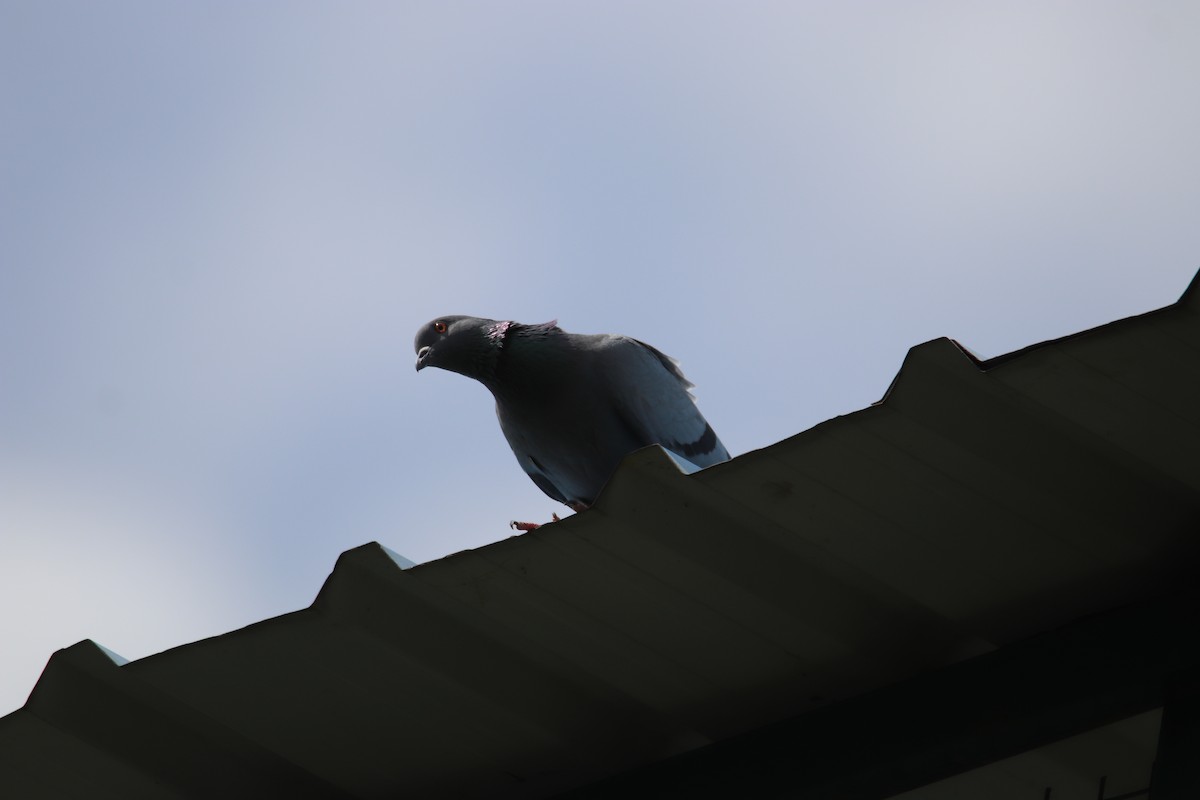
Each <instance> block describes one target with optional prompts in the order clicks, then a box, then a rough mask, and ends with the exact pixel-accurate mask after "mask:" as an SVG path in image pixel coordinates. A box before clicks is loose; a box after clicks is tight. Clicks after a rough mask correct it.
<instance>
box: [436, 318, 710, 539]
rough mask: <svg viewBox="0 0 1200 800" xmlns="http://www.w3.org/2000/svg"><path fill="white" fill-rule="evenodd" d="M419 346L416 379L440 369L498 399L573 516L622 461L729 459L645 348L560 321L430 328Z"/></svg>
mask: <svg viewBox="0 0 1200 800" xmlns="http://www.w3.org/2000/svg"><path fill="white" fill-rule="evenodd" d="M413 344H414V348H415V349H416V353H417V371H418V372H419V371H420V370H422V369H424V368H425V367H439V368H441V369H445V370H449V371H451V372H457V373H459V374H460V375H465V376H467V377H468V378H474V379H475V380H477V381H479V382H480V383H482V384H483V385H484V386H486V387H487V388H488V389H489V390H490V391H491V393H492V395H493V397H495V399H496V416H497V417H498V418H499V420H500V429H501V431H503V433H504V438H505V439H507V440H508V444H509V446H510V447H512V451H513V454H514V455H515V456H516V457H517V462H518V463H519V464H520V465H521V468H522V469H523V470H525V472H526V474H528V475H529V477H530V478H531V479H532V480H533V482H534V483H535V484H537V486H538V488H539V489H541V490H542V491H543V492H545V493H546V494H547V495H548V496H549V497H551V498H553V499H554V500H557V501H558V502H560V503H563V504H564V505H566V506H568V507H570V508H571V509H572V510H574V511H582V510H584V509H586V508H588V507H589V506H591V505H592V503H593V502H595V500H596V497H597V496H598V495H599V494H600V490H601V489H602V488H603V487H604V484H605V483H606V482H607V481H608V479H609V477H611V476H612V473H613V472H614V471H615V470H616V468H617V465H618V464H619V463H620V461H621V459H622V458H624V457H625V456H626V455H628V454H629V453H631V452H633V451H634V450H637V449H638V448H641V447H646V446H647V445H651V444H659V445H662V446H663V447H664V448H666V449H668V450H670V451H671V452H673V453H675V454H677V455H679V456H681V457H683V458H685V459H687V460H688V461H690V462H691V463H693V464H695V465H696V466H698V467H707V466H711V465H713V464H717V463H720V462H722V461H727V460H729V452H728V451H727V450H726V449H725V446H724V445H723V444H721V440H720V439H718V438H717V434H716V433H715V432H714V431H713V429H712V426H711V425H709V424H708V421H707V420H705V419H704V417H703V415H701V414H700V410H699V409H698V408H697V407H696V401H695V399H694V398H693V397H692V395H691V392H689V391H688V390H689V389H690V388H691V387H692V384H691V383H690V382H689V381H688V379H687V378H685V377H684V376H683V373H682V372H680V370H679V366H678V365H677V364H676V362H675V360H674V359H672V358H670V357H668V356H666V355H663V353H661V352H660V351H658V350H656V349H655V348H653V347H651V346H650V345H648V344H646V343H645V342H640V341H638V340H637V339H632V338H630V337H628V336H618V335H614V334H607V333H602V334H580V333H568V332H567V331H564V330H563V329H562V328H559V327H558V322H557V320H555V321H552V322H545V323H541V324H538V325H526V324H522V323H519V322H512V321H507V320H506V321H498V320H494V319H481V318H479V317H466V316H449V317H438V318H437V319H435V320H433V321H432V322H429V323H428V324H426V325H424V326H422V327H421V329H420V330H419V331H417V336H416V340H415V341H414V343H413ZM554 518H555V520H557V519H558V516H557V515H555V516H554ZM513 527H516V528H518V529H520V530H532V529H533V528H536V527H538V526H537V525H536V524H534V523H513Z"/></svg>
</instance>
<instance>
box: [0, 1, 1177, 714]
mask: <svg viewBox="0 0 1200 800" xmlns="http://www.w3.org/2000/svg"><path fill="white" fill-rule="evenodd" d="M1197 76H1200V6H1198V5H1197V4H1195V3H1193V2H1178V3H1163V2H1139V3H1129V2H1090V1H1089V2H1058V3H1046V2H1042V1H1041V0H1038V1H1037V2H1026V3H1021V2H1005V3H996V2H992V3H967V2H958V1H957V0H956V1H955V2H907V3H903V2H886V3H883V2H880V3H803V2H787V3H785V2H778V3H754V2H739V3H702V2H671V3H665V2H659V3H646V2H610V1H607V0H606V2H591V3H554V2H545V3H528V2H508V3H485V2H476V3H471V2H455V3H449V2H441V0H439V1H438V2H424V3H416V2H410V3H399V2H387V3H384V2H380V3H362V2H359V3H340V4H333V3H313V2H309V3H299V2H286V3H285V2H259V3H253V4H248V3H232V2H229V3H199V2H193V3H157V2H106V3H92V2H55V1H54V0H29V1H28V2H14V0H0V108H2V109H3V112H2V114H0V547H2V548H3V552H2V553H0V608H3V609H4V611H3V612H2V616H0V634H2V635H3V640H4V642H5V648H4V652H5V658H4V659H3V660H0V713H3V712H6V711H8V710H11V709H13V708H15V707H17V706H19V705H20V704H22V703H23V702H24V700H25V697H26V695H27V694H28V692H29V690H30V689H31V688H32V686H33V684H34V682H35V681H36V679H37V676H38V674H39V673H40V671H41V669H42V666H43V665H44V664H45V661H46V659H47V658H48V657H49V655H50V654H51V653H52V652H53V651H54V650H55V649H57V648H60V647H64V646H67V645H70V644H72V643H74V642H76V641H78V640H79V639H82V638H85V637H86V638H94V639H96V640H97V641H99V642H100V643H102V644H103V645H105V646H107V647H108V648H110V649H112V650H114V651H116V652H118V653H120V654H122V655H124V656H125V657H127V658H139V657H142V656H145V655H147V654H149V653H152V652H156V651H158V650H161V649H164V648H166V647H171V646H175V645H178V644H183V643H186V642H189V641H192V640H195V639H197V638H200V637H204V636H210V635H214V634H218V633H222V632H224V631H227V630H230V629H233V628H236V627H239V626H242V625H245V624H248V623H250V622H253V621H256V620H258V619H262V618H264V617H267V616H271V615H275V614H279V613H283V612H286V611H291V610H294V609H297V608H300V607H303V606H305V605H307V604H308V603H310V602H311V601H312V599H313V597H314V596H315V594H316V592H317V590H318V588H319V587H320V585H321V582H322V580H323V579H324V578H325V576H326V575H327V574H328V572H329V570H330V569H331V568H332V566H333V563H334V560H335V559H336V557H337V555H338V553H339V552H341V551H343V550H345V549H347V548H350V547H353V546H356V545H358V544H361V543H363V542H367V541H370V540H378V541H380V542H382V543H384V544H385V545H387V546H388V547H390V548H392V549H393V550H395V551H397V552H399V553H401V554H403V555H405V556H407V557H409V558H411V559H413V560H415V561H418V562H421V561H427V560H430V559H433V558H437V557H440V556H443V555H446V554H448V553H452V552H455V551H457V550H461V549H463V548H467V547H476V546H479V545H483V544H486V543H488V542H491V541H495V540H497V539H500V538H503V537H505V536H508V535H510V531H509V530H508V529H507V527H506V523H507V521H508V520H509V519H511V518H514V517H520V518H525V519H544V518H548V517H549V515H550V513H551V512H553V511H555V510H561V509H558V508H556V506H555V504H554V503H553V502H552V501H550V500H548V499H547V498H546V497H544V496H543V495H542V494H541V493H540V492H539V491H538V490H537V488H536V487H535V486H534V485H533V484H532V483H530V482H529V480H528V479H527V478H526V477H525V475H524V474H523V473H522V472H521V471H520V469H519V468H518V467H517V465H516V462H515V460H514V459H513V457H512V454H511V453H510V451H509V450H508V448H507V445H506V444H505V442H504V440H503V437H502V436H501V435H500V432H499V429H498V427H497V425H496V421H495V418H494V414H493V411H492V408H491V403H490V398H489V397H488V395H487V393H486V391H485V390H484V389H482V387H480V386H478V385H476V384H474V383H472V382H470V381H467V380H465V379H463V378H461V377H459V376H456V375H451V374H448V373H439V372H438V371H436V370H429V371H425V372H422V373H421V374H420V376H418V375H417V374H416V373H415V372H414V371H413V353H412V337H413V334H414V332H415V330H416V328H417V327H418V326H419V325H420V324H421V323H423V322H425V321H427V320H428V319H430V318H432V317H434V316H437V315H441V314H450V313H467V314H477V315H481V316H489V317H496V318H511V319H517V320H521V321H526V322H537V321H544V320H547V319H551V318H558V320H559V321H560V323H561V324H562V326H563V327H565V328H567V329H568V330H575V331H580V332H601V331H608V332H620V333H626V334H630V335H634V336H637V337H639V338H641V339H644V340H646V341H648V342H651V343H653V344H655V345H656V346H658V347H659V348H661V349H662V350H664V351H665V352H667V353H669V354H671V355H672V356H675V357H676V358H678V359H679V360H680V361H681V362H682V364H683V367H684V370H685V371H686V372H687V374H688V376H689V377H690V378H691V379H692V380H693V381H694V382H695V383H696V384H697V389H696V393H697V396H698V397H699V401H700V405H701V408H702V409H703V411H704V412H705V414H706V415H707V416H708V418H709V420H710V421H711V422H712V424H713V426H714V428H715V429H716V430H717V432H718V433H719V434H720V435H721V437H722V438H723V439H724V441H725V443H726V445H727V446H728V447H729V449H730V450H731V451H733V452H734V453H742V452H745V451H747V450H751V449H754V448H758V447H763V446H765V445H769V444H771V443H773V442H776V441H778V440H780V439H783V438H786V437H788V436H790V435H792V434H795V433H797V432H799V431H802V430H804V429H807V428H809V427H811V426H812V425H814V424H816V423H818V422H820V421H822V420H824V419H827V418H829V417H832V416H835V415H838V414H845V413H848V412H851V411H854V410H856V409H859V408H862V407H863V406H865V405H867V404H869V403H871V402H872V401H874V400H877V399H879V397H880V396H881V395H882V394H883V392H884V390H885V389H886V388H887V385H888V383H889V382H890V381H891V379H892V377H893V376H894V374H895V373H896V370H897V369H898V368H899V366H900V363H901V361H902V359H903V357H904V354H905V352H906V350H907V349H908V348H909V347H910V346H912V345H915V344H918V343H920V342H922V341H926V340H928V339H931V338H934V337H936V336H952V337H954V338H956V339H958V340H960V341H961V342H963V343H964V344H965V345H966V346H968V347H970V348H971V349H973V350H974V351H975V352H977V353H979V354H980V355H983V356H991V355H998V354H1000V353H1004V352H1008V351H1011V350H1014V349H1017V348H1019V347H1022V346H1024V345H1027V344H1030V343H1033V342H1036V341H1040V340H1044V339H1047V338H1052V337H1056V336H1060V335H1063V334H1067V333H1071V332H1074V331H1077V330H1081V329H1084V328H1088V327H1091V326H1094V325H1098V324H1101V323H1104V322H1107V321H1110V320H1112V319H1116V318H1119V317H1124V316H1129V315H1131V314H1136V313H1140V312H1143V311H1147V310H1150V309H1152V308H1157V307H1160V306H1163V305H1167V304H1169V303H1171V302H1173V301H1174V300H1175V299H1176V298H1177V297H1178V296H1179V294H1180V292H1182V291H1183V289H1184V287H1185V286H1186V284H1187V282H1188V280H1189V279H1190V278H1191V276H1192V275H1193V274H1194V272H1195V271H1196V269H1197V267H1200V225H1198V224H1197V219H1200V148H1197V147H1196V142H1200V102H1197V98H1198V97H1200V78H1197Z"/></svg>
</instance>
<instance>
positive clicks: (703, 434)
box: [602, 336, 729, 467]
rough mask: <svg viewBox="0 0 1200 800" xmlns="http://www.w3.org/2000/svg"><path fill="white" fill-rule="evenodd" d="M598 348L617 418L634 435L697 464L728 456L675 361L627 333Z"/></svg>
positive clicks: (715, 460) (689, 383)
mask: <svg viewBox="0 0 1200 800" xmlns="http://www.w3.org/2000/svg"><path fill="white" fill-rule="evenodd" d="M602 347H603V350H604V355H605V357H604V358H603V359H602V361H603V363H604V366H605V374H604V375H603V376H602V377H603V379H604V380H605V381H606V382H607V385H608V386H607V389H608V392H609V393H610V394H611V396H612V399H613V403H614V405H615V406H616V409H615V410H616V412H617V414H618V416H619V417H620V419H621V420H622V422H623V423H624V424H625V425H626V426H627V427H628V428H629V429H630V431H631V433H633V434H634V436H635V438H636V439H638V440H639V441H642V442H645V443H646V444H655V443H657V444H661V445H662V446H663V447H665V448H667V449H668V450H670V451H672V452H674V453H677V454H678V455H680V456H683V457H684V458H686V459H687V460H688V461H691V462H692V463H693V464H696V465H697V466H701V467H706V466H709V465H711V464H716V463H719V462H721V461H727V460H728V459H729V452H728V451H727V450H726V449H725V446H724V445H723V444H721V440H720V439H718V438H717V434H716V433H715V432H714V431H713V429H712V426H711V425H709V424H708V421H707V420H706V419H705V418H704V415H703V414H701V413H700V409H699V408H697V407H696V402H695V400H694V399H693V398H692V395H691V393H690V392H689V391H688V390H689V389H690V388H691V387H692V384H691V382H689V381H688V379H687V378H685V377H684V375H683V372H681V371H680V369H679V365H678V364H677V363H676V362H675V360H674V359H672V358H670V357H669V356H667V355H665V354H663V353H662V352H660V351H659V350H657V349H656V348H654V347H651V346H650V345H648V344H646V343H645V342H640V341H638V340H637V339H631V338H629V337H627V336H612V337H605V341H604V343H603V345H602Z"/></svg>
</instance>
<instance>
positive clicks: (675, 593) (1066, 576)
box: [0, 278, 1200, 798]
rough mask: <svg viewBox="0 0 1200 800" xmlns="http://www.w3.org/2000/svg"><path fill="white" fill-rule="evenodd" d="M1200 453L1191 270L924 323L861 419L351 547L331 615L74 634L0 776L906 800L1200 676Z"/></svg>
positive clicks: (165, 786) (199, 787) (68, 790)
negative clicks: (539, 521)
mask: <svg viewBox="0 0 1200 800" xmlns="http://www.w3.org/2000/svg"><path fill="white" fill-rule="evenodd" d="M1197 453H1200V278H1198V279H1196V280H1193V282H1192V285H1191V287H1190V288H1189V289H1188V291H1187V292H1185V294H1184V296H1183V297H1182V298H1181V299H1180V301H1179V302H1177V303H1175V304H1173V305H1171V306H1169V307H1166V308H1163V309H1159V310H1157V311H1153V312H1150V313H1147V314H1143V315H1140V316H1137V317H1132V318H1129V319H1124V320H1120V321H1117V322H1113V323H1110V324H1108V325H1104V326H1102V327H1099V328H1095V329H1093V330H1089V331H1085V332H1083V333H1079V334H1075V335H1072V336H1068V337H1066V338H1063V339H1059V340H1056V341H1052V342H1046V343H1043V344H1039V345H1035V346H1033V347H1029V348H1026V349H1024V350H1021V351H1018V352H1016V353H1012V354H1009V355H1006V356H1001V357H999V358H996V359H991V360H987V361H979V360H977V359H975V358H974V357H973V356H971V355H970V354H969V353H967V352H966V351H965V350H964V349H962V348H961V347H959V346H958V345H956V344H955V343H954V342H952V341H950V340H948V339H937V340H934V341H931V342H927V343H925V344H922V345H919V346H917V347H914V348H913V349H912V350H911V351H910V352H909V354H908V356H907V358H906V359H905V361H904V364H903V366H902V368H901V370H900V372H899V374H898V375H897V377H896V379H895V381H894V382H893V384H892V386H891V387H890V389H889V390H888V393H887V395H886V397H885V398H884V399H883V400H882V401H880V402H879V403H877V404H875V405H873V406H871V407H869V408H866V409H863V410H861V411H858V412H855V413H852V414H849V415H846V416H842V417H838V418H835V419H832V420H829V421H828V422H825V423H822V424H820V425H818V426H816V427H814V428H812V429H811V430H808V431H805V432H803V433H801V434H798V435H796V436H793V437H791V438H789V439H787V440H784V441H782V442H779V443H778V444H775V445H772V446H770V447H766V448H764V449H762V450H757V451H754V452H751V453H747V454H745V455H742V456H739V457H737V458H735V459H733V460H732V461H730V462H727V463H724V464H720V465H717V466H715V467H712V468H709V469H706V470H703V471H700V472H696V473H694V474H686V472H685V470H683V469H681V468H680V465H679V463H678V462H677V461H676V460H674V459H672V458H671V457H670V456H669V455H668V454H667V453H665V452H664V451H663V450H661V449H660V448H657V447H654V448H648V449H646V450H642V451H639V452H637V453H634V454H632V455H630V456H629V457H628V458H627V459H626V460H625V462H624V463H623V464H622V466H621V468H620V469H619V470H618V471H617V473H616V474H615V475H614V477H613V479H612V480H611V481H610V483H609V484H608V486H607V487H606V488H605V490H604V492H603V494H602V495H601V497H600V499H599V500H598V502H597V503H596V505H595V507H594V508H593V509H591V510H589V511H587V512H586V513H583V514H580V515H578V516H575V517H571V518H569V519H567V520H565V521H563V522H561V523H557V524H554V525H549V526H546V527H544V528H542V529H540V530H537V531H534V532H532V533H527V534H524V535H521V536H517V537H513V538H510V539H507V540H505V541H501V542H497V543H495V544H492V545H488V546H486V547H482V548H479V549H477V550H471V551H467V552H462V553H458V554H455V555H453V556H449V557H447V558H443V559H440V560H438V561H433V562H430V563H427V564H421V565H419V566H412V567H411V568H405V564H406V562H403V560H402V559H398V558H396V557H393V555H392V554H390V553H389V552H388V551H387V550H386V549H385V548H383V547H381V546H380V545H378V544H368V545H364V546H362V547H359V548H356V549H353V550H350V551H347V552H346V553H344V554H342V556H341V557H340V558H339V560H338V562H337V565H336V567H335V569H334V571H333V573H332V574H331V575H330V577H329V579H328V581H327V582H326V583H325V585H324V587H322V589H321V591H320V594H319V595H318V597H317V599H316V601H315V602H314V603H313V604H312V606H310V607H309V608H307V609H304V610H301V611H297V612H294V613H291V614H286V615H284V616H281V617H277V618H274V619H269V620H266V621H264V622H260V623H257V624H255V625H251V626H249V627H247V628H244V629H242V630H238V631H234V632H232V633H228V634H225V635H222V636H218V637H215V638H212V639H206V640H203V641H199V642H195V643H192V644H188V645H184V646H182V647H178V648H175V649H172V650H168V651H166V652H163V653H159V654H157V655H153V656H149V657H147V658H143V659H140V660H137V661H133V662H129V663H123V662H122V661H121V660H120V659H119V658H117V657H115V656H113V655H112V654H110V653H108V652H107V651H105V650H103V649H102V648H100V647H99V646H97V645H96V644H94V643H92V642H90V641H85V642H81V643H79V644H76V645H74V646H72V647H69V648H67V649H65V650H61V651H59V652H57V653H55V654H54V656H53V657H52V658H51V659H50V662H49V664H48V665H47V667H46V670H45V672H44V674H43V676H42V678H41V679H40V680H39V682H38V684H37V686H36V688H35V689H34V691H33V693H32V695H31V696H30V698H29V701H28V703H27V704H26V705H25V706H24V707H23V708H22V709H20V710H18V711H16V712H14V713H12V714H10V715H8V716H6V717H4V718H2V719H0V795H2V796H5V797H21V798H27V797H55V798H59V797H75V796H85V795H86V796H88V797H97V796H110V795H111V796H121V797H180V796H195V797H231V798H232V797H274V796H277V797H290V798H302V797H362V798H376V797H380V798H382V797H400V796H403V797H406V798H407V797H513V798H536V797H548V796H553V795H556V794H560V793H567V792H571V793H575V794H577V795H578V796H588V797H592V796H596V797H601V796H630V795H631V794H632V793H633V792H634V791H635V790H637V789H653V791H655V792H657V793H659V794H663V795H668V796H669V795H670V794H671V793H672V792H685V790H686V792H685V795H684V796H689V797H693V796H714V797H716V796H724V797H728V796H731V795H733V794H735V789H739V788H740V789H742V790H744V791H748V792H750V794H748V795H747V796H770V795H771V794H772V793H779V794H791V793H795V792H799V791H801V790H804V791H805V792H807V793H806V794H805V795H804V796H806V797H864V798H865V797H880V798H883V797H888V796H891V795H894V794H896V793H899V792H902V791H906V790H909V789H913V788H916V787H919V786H922V785H924V784H927V783H929V782H930V781H934V780H938V779H941V778H944V777H947V776H950V775H953V774H955V773H959V772H962V771H964V770H968V769H972V768H975V767H979V766H981V765H984V764H988V763H991V762H994V761H996V760H997V759H1000V758H1004V757H1008V756H1013V755H1016V754H1018V753H1020V752H1022V751H1025V750H1029V749H1030V748H1035V747H1041V746H1044V745H1046V744H1048V743H1050V742H1053V741H1056V740H1059V739H1063V738H1064V737H1068V736H1073V735H1076V734H1084V733H1086V732H1088V731H1091V730H1095V729H1098V728H1100V727H1101V726H1104V725H1108V724H1110V723H1116V722H1118V721H1120V720H1122V719H1126V718H1130V717H1133V716H1134V715H1138V714H1145V713H1147V712H1151V711H1153V710H1154V709H1156V708H1159V707H1161V706H1163V704H1164V702H1165V700H1164V698H1165V697H1167V696H1169V694H1170V686H1171V685H1172V683H1171V682H1172V680H1173V677H1172V676H1175V675H1176V674H1177V673H1179V672H1180V671H1183V670H1189V669H1195V668H1197V667H1198V666H1200V645H1197V644H1196V643H1194V642H1193V641H1192V638H1193V637H1192V635H1191V633H1190V630H1191V628H1192V627H1194V623H1193V622H1192V620H1194V619H1196V618H1197V617H1196V611H1197V609H1198V607H1200V606H1198V605H1197V603H1196V600H1195V597H1194V596H1193V595H1192V594H1191V593H1190V588H1189V577H1190V576H1191V575H1192V574H1193V571H1194V570H1195V568H1196V566H1197V562H1198V560H1200V559H1198V558H1197V544H1196V540H1197V536H1196V534H1197V531H1198V529H1200V458H1197ZM1139 724H1141V723H1139ZM1150 727H1151V729H1152V728H1153V726H1150ZM1143 728H1146V725H1145V724H1141V728H1139V730H1141V729H1143ZM1142 738H1143V739H1144V738H1145V737H1144V736H1143V737H1142ZM1143 744H1144V745H1145V746H1146V747H1149V748H1150V755H1149V756H1148V757H1149V758H1151V759H1152V758H1153V752H1152V750H1153V745H1154V742H1153V741H1150V742H1149V743H1145V742H1143ZM1160 756H1161V754H1160ZM1143 760H1145V759H1143ZM1139 763H1140V762H1139ZM1145 768H1146V769H1149V766H1148V765H1146V767H1145ZM1039 796H1040V795H1039Z"/></svg>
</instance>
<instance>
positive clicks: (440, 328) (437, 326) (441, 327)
mask: <svg viewBox="0 0 1200 800" xmlns="http://www.w3.org/2000/svg"><path fill="white" fill-rule="evenodd" d="M433 329H434V330H435V331H437V332H438V333H445V332H446V323H444V322H442V321H440V320H439V321H437V322H435V323H433Z"/></svg>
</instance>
